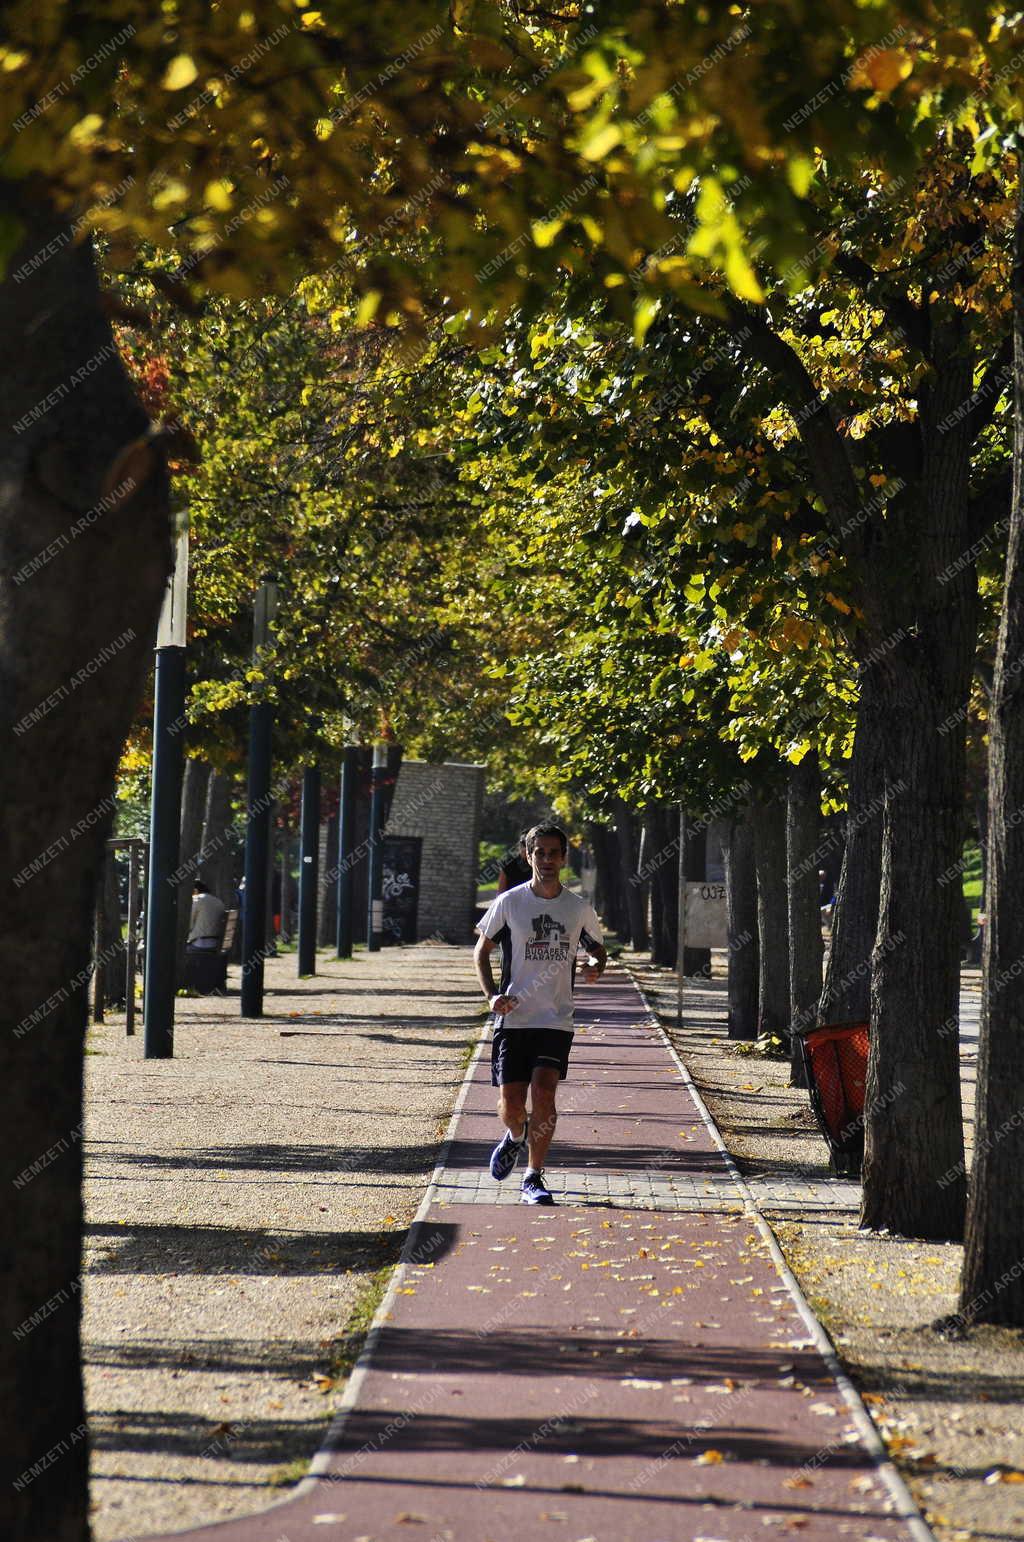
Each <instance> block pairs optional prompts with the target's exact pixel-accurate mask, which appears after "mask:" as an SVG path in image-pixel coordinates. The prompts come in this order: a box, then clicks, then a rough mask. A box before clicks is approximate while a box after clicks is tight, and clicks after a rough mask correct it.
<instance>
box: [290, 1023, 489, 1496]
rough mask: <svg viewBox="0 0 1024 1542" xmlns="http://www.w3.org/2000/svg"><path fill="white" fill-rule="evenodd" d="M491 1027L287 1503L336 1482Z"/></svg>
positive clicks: (484, 1031)
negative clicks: (348, 1431)
mask: <svg viewBox="0 0 1024 1542" xmlns="http://www.w3.org/2000/svg"><path fill="white" fill-rule="evenodd" d="M488 1026H489V1019H488V1020H485V1022H484V1025H483V1027H482V1028H481V1029H480V1037H479V1038H478V1039H477V1043H476V1048H475V1050H474V1051H473V1058H472V1060H471V1061H470V1062H469V1065H468V1066H467V1067H466V1074H465V1076H464V1077H463V1080H462V1086H461V1087H460V1088H459V1091H458V1096H457V1097H456V1099H455V1107H454V1108H453V1109H452V1114H451V1118H450V1119H449V1120H448V1128H447V1129H446V1130H445V1134H444V1140H443V1141H442V1142H441V1149H440V1151H439V1152H438V1154H437V1163H436V1165H435V1167H434V1171H433V1173H432V1174H431V1177H430V1182H429V1183H428V1184H427V1187H426V1191H425V1193H424V1195H423V1198H422V1199H421V1200H420V1204H419V1208H418V1209H417V1211H416V1214H415V1215H414V1216H413V1219H412V1222H411V1224H410V1226H409V1232H408V1235H407V1236H406V1239H405V1246H404V1247H403V1248H402V1251H401V1254H400V1255H399V1259H398V1262H397V1264H396V1265H395V1268H394V1271H393V1272H392V1275H391V1279H390V1280H389V1281H388V1288H387V1290H386V1291H385V1292H384V1295H383V1297H382V1298H381V1303H380V1305H379V1306H378V1308H377V1310H376V1311H375V1312H374V1314H373V1319H372V1321H371V1323H370V1327H369V1330H368V1332H367V1335H366V1342H365V1344H364V1345H363V1348H362V1351H361V1353H360V1355H359V1358H358V1360H357V1361H356V1363H355V1365H354V1366H353V1367H352V1374H351V1375H350V1376H349V1379H348V1381H347V1382H346V1384H345V1390H344V1392H343V1393H342V1395H341V1402H340V1403H339V1404H338V1407H337V1410H336V1411H335V1414H334V1417H333V1419H332V1420H331V1422H330V1424H329V1425H328V1426H327V1434H326V1435H325V1436H324V1441H323V1444H322V1445H321V1447H320V1449H319V1451H318V1452H317V1453H316V1455H315V1456H314V1458H313V1460H312V1462H311V1463H310V1466H309V1472H308V1473H307V1474H306V1476H305V1477H304V1478H303V1480H302V1482H301V1483H300V1484H298V1486H297V1487H296V1488H295V1489H294V1490H293V1491H292V1493H291V1494H289V1496H288V1501H287V1502H288V1503H294V1501H295V1500H297V1499H301V1498H302V1497H303V1496H304V1495H306V1494H310V1493H313V1492H314V1491H315V1490H316V1491H320V1492H322V1491H323V1486H324V1480H325V1479H326V1481H327V1482H328V1483H330V1482H333V1481H335V1480H334V1479H333V1478H332V1476H331V1472H330V1462H331V1456H332V1454H333V1452H334V1450H335V1449H336V1447H337V1445H338V1444H339V1442H340V1440H341V1437H342V1435H343V1433H344V1429H345V1425H346V1423H347V1421H348V1417H349V1414H350V1413H351V1412H352V1409H353V1407H354V1406H355V1402H356V1399H357V1397H358V1396H359V1392H360V1389H361V1388H362V1385H363V1382H364V1381H365V1380H366V1374H367V1371H368V1370H369V1367H370V1361H371V1360H372V1359H373V1356H374V1352H375V1351H376V1348H377V1343H378V1341H379V1339H380V1336H381V1334H382V1333H383V1331H384V1325H385V1323H386V1321H387V1318H388V1316H389V1314H390V1312H391V1308H392V1306H393V1305H394V1300H395V1296H396V1294H397V1293H398V1290H399V1288H400V1287H401V1285H402V1282H403V1280H404V1279H405V1275H406V1272H407V1270H408V1269H409V1267H410V1265H411V1266H412V1267H415V1265H416V1260H415V1258H414V1256H413V1255H414V1254H415V1252H416V1243H415V1241H414V1238H415V1236H416V1229H417V1227H418V1226H419V1224H420V1222H421V1221H423V1220H424V1219H425V1218H426V1215H427V1211H428V1210H429V1209H430V1206H431V1205H432V1203H433V1201H434V1197H435V1195H436V1194H437V1192H438V1188H439V1185H440V1181H441V1175H442V1173H443V1172H444V1170H445V1166H446V1165H447V1161H448V1153H449V1152H450V1150H451V1148H452V1143H453V1141H454V1139H455V1127H456V1125H457V1124H458V1121H459V1115H460V1114H461V1113H462V1107H463V1104H464V1103H465V1101H466V1098H467V1097H468V1096H469V1089H470V1087H471V1085H472V1082H473V1076H474V1073H475V1071H476V1068H477V1063H478V1062H479V1060H480V1056H481V1055H482V1053H483V1049H484V1044H485V1042H486V1040H487V1029H488Z"/></svg>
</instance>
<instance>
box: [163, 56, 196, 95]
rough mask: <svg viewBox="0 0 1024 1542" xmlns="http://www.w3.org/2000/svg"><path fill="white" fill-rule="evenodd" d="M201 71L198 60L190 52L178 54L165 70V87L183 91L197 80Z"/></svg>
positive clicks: (170, 89) (166, 89)
mask: <svg viewBox="0 0 1024 1542" xmlns="http://www.w3.org/2000/svg"><path fill="white" fill-rule="evenodd" d="M198 74H199V71H198V70H197V69H196V62H195V60H194V59H193V58H192V56H191V55H190V54H178V55H177V56H176V57H175V58H174V59H172V60H171V62H170V64H169V65H168V66H167V68H166V70H165V71H164V78H163V82H162V84H163V88H164V90H165V91H183V90H184V89H185V87H186V86H190V85H191V84H192V82H193V81H194V80H195V78H196V76H197V75H198Z"/></svg>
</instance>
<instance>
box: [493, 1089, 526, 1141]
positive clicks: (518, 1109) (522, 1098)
mask: <svg viewBox="0 0 1024 1542" xmlns="http://www.w3.org/2000/svg"><path fill="white" fill-rule="evenodd" d="M528 1086H529V1083H528V1082H506V1083H505V1085H504V1086H503V1087H499V1088H498V1118H499V1119H500V1120H501V1122H502V1124H503V1125H504V1126H505V1128H506V1130H507V1131H508V1132H509V1134H510V1135H511V1137H512V1139H513V1140H522V1138H523V1127H524V1126H525V1124H526V1089H527V1087H528Z"/></svg>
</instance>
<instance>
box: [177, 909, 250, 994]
mask: <svg viewBox="0 0 1024 1542" xmlns="http://www.w3.org/2000/svg"><path fill="white" fill-rule="evenodd" d="M237 926H238V911H237V910H228V911H225V913H224V931H223V933H222V934H221V939H220V942H219V943H218V944H217V946H216V947H215V948H186V949H185V973H184V978H183V979H182V982H181V983H182V985H183V986H184V988H185V989H186V990H193V991H196V992H197V993H198V994H199V995H200V996H223V995H224V993H225V992H226V991H227V988H228V957H229V955H230V953H231V949H232V947H233V946H234V941H235V928H236V927H237Z"/></svg>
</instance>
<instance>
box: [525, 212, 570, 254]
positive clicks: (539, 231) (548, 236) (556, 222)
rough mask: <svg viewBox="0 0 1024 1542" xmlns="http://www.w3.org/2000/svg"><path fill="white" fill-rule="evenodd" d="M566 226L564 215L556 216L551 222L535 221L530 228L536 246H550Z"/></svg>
mask: <svg viewBox="0 0 1024 1542" xmlns="http://www.w3.org/2000/svg"><path fill="white" fill-rule="evenodd" d="M564 224H565V216H564V215H556V216H555V218H554V219H550V220H534V222H533V224H532V226H531V227H530V228H531V232H532V235H533V244H534V246H542V247H543V246H550V245H551V243H552V242H553V241H554V239H555V237H556V236H557V235H558V232H559V231H560V230H561V228H562V226H563V225H564Z"/></svg>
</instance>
